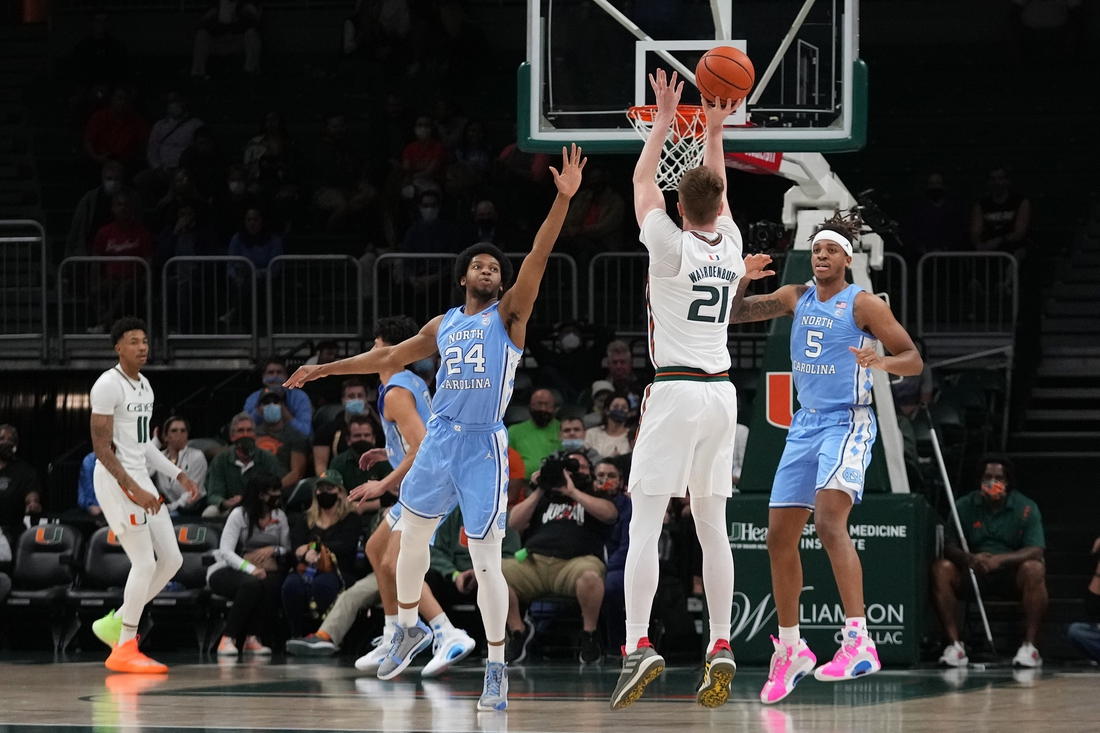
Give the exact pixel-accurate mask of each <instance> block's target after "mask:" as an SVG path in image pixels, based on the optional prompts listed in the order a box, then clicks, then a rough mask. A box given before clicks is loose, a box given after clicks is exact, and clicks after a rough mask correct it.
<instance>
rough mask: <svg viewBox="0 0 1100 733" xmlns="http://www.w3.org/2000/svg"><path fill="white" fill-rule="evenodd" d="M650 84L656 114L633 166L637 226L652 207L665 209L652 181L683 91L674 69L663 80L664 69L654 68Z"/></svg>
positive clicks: (657, 187) (658, 190)
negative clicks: (654, 76) (655, 101)
mask: <svg viewBox="0 0 1100 733" xmlns="http://www.w3.org/2000/svg"><path fill="white" fill-rule="evenodd" d="M649 85H650V86H651V87H653V93H654V95H656V97H657V116H656V117H655V118H654V119H653V129H652V130H650V132H649V137H648V138H647V139H646V141H645V145H643V146H642V153H641V155H639V156H638V163H637V165H635V166H634V215H635V216H636V217H637V218H638V226H639V227H640V226H641V225H642V223H643V222H644V221H645V218H646V216H647V215H648V214H649V212H651V211H653V210H654V209H660V210H661V211H664V210H665V195H664V194H663V193H661V188H660V186H658V185H657V182H656V180H655V178H656V176H657V164H658V163H659V162H660V160H661V151H663V150H664V147H665V138H666V137H668V128H669V127H671V126H672V121H673V120H674V119H676V105H678V104H679V103H680V93H681V92H683V91H684V82H682V81H681V82H680V83H679V84H677V83H676V72H675V71H674V72H672V78H671V79H668V80H666V77H665V70H664V69H657V78H656V79H654V78H653V75H652V74H650V75H649Z"/></svg>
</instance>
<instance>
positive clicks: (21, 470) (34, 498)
mask: <svg viewBox="0 0 1100 733" xmlns="http://www.w3.org/2000/svg"><path fill="white" fill-rule="evenodd" d="M18 451H19V431H17V430H16V429H15V427H14V426H12V425H0V527H3V528H6V529H9V530H10V531H11V533H12V534H13V535H18V534H19V533H20V532H22V530H23V526H22V525H23V517H24V516H25V515H27V514H41V513H42V500H41V487H40V485H39V483H38V474H37V473H36V472H35V470H34V469H33V468H31V467H30V466H28V465H27V464H26V463H24V462H23V461H21V460H19V459H18V458H17V457H16V454H17V453H18Z"/></svg>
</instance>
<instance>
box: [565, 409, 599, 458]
mask: <svg viewBox="0 0 1100 733" xmlns="http://www.w3.org/2000/svg"><path fill="white" fill-rule="evenodd" d="M559 422H560V423H561V431H560V434H561V449H562V450H563V451H567V452H569V453H584V455H585V457H586V458H588V462H589V463H591V464H595V463H596V461H598V460H600V459H601V458H603V456H601V455H600V454H599V453H597V452H596V451H594V450H592V449H591V448H588V447H587V446H585V444H584V442H585V437H586V436H587V434H588V430H587V429H586V428H585V427H584V420H583V419H582V418H579V417H577V416H576V415H567V416H565V417H562V418H561V419H560V420H559Z"/></svg>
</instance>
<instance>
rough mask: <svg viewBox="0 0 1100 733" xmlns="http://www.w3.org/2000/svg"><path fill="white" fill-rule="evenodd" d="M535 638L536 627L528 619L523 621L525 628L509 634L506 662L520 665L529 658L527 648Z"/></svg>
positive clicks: (505, 655)
mask: <svg viewBox="0 0 1100 733" xmlns="http://www.w3.org/2000/svg"><path fill="white" fill-rule="evenodd" d="M534 638H535V625H534V624H533V623H531V620H530V619H528V618H524V619H523V628H522V629H520V630H519V631H509V632H508V644H507V645H506V646H505V651H504V661H505V662H507V663H508V664H519V663H520V662H522V661H523V660H524V659H526V658H527V647H528V645H529V644H530V643H531V640H532V639H534Z"/></svg>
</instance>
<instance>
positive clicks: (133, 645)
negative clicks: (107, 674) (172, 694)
mask: <svg viewBox="0 0 1100 733" xmlns="http://www.w3.org/2000/svg"><path fill="white" fill-rule="evenodd" d="M105 664H106V665H107V669H109V670H111V671H112V672H129V673H131V674H165V673H167V672H168V667H167V666H166V665H163V664H161V663H160V662H154V661H153V660H152V659H150V658H149V657H147V656H145V655H144V654H142V653H141V651H140V650H139V649H138V640H137V637H134V638H133V639H130V640H129V641H127V642H125V643H123V644H119V645H118V646H116V647H115V648H114V649H113V650H112V651H111V656H109V657H107V661H106V662H105Z"/></svg>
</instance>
